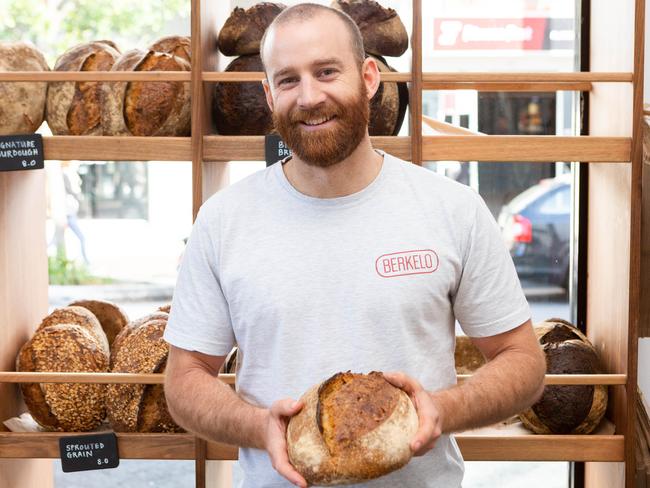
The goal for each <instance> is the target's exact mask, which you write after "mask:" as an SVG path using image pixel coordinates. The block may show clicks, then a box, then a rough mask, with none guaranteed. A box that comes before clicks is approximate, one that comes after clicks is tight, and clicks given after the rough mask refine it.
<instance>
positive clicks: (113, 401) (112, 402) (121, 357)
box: [106, 319, 182, 432]
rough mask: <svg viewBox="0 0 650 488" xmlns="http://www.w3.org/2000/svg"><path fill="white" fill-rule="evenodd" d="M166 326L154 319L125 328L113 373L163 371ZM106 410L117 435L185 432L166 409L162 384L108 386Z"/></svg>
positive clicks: (165, 350) (163, 322)
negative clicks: (120, 433) (126, 433)
mask: <svg viewBox="0 0 650 488" xmlns="http://www.w3.org/2000/svg"><path fill="white" fill-rule="evenodd" d="M166 324H167V320H165V319H152V320H149V321H148V322H145V323H144V324H142V325H140V326H139V327H135V328H132V329H131V328H128V327H127V328H126V329H124V331H123V334H124V336H125V337H124V340H123V341H121V342H120V345H119V347H118V348H117V349H116V350H115V356H114V358H113V366H112V368H111V372H113V373H142V374H146V373H158V372H163V371H164V370H165V366H166V364H167V356H168V354H169V345H168V344H167V342H165V340H164V339H163V333H164V331H165V326H166ZM125 331H126V332H125ZM106 407H107V413H108V420H109V422H110V424H111V426H112V427H113V429H115V430H116V431H117V432H180V431H182V429H181V428H180V427H178V426H177V425H176V424H175V423H174V422H173V420H172V419H171V416H170V414H169V412H168V410H167V404H166V402H165V397H164V392H163V385H143V384H114V385H109V386H108V388H107V401H106Z"/></svg>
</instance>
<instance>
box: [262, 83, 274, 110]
mask: <svg viewBox="0 0 650 488" xmlns="http://www.w3.org/2000/svg"><path fill="white" fill-rule="evenodd" d="M262 87H263V88H264V96H265V97H266V103H267V105H268V106H269V109H271V112H273V95H272V94H271V86H270V85H269V80H267V79H266V78H264V79H263V80H262Z"/></svg>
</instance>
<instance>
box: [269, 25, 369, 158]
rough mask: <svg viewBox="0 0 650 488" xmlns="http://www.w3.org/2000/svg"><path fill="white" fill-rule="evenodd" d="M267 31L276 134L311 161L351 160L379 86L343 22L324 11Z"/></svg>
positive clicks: (270, 89)
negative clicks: (357, 53)
mask: <svg viewBox="0 0 650 488" xmlns="http://www.w3.org/2000/svg"><path fill="white" fill-rule="evenodd" d="M269 34H270V35H268V36H267V40H266V43H265V46H264V55H265V56H264V61H265V66H266V74H267V76H268V84H265V86H264V88H265V92H266V95H267V101H268V103H269V106H270V107H271V110H272V111H273V120H274V123H275V127H276V129H277V131H278V133H279V134H280V136H281V137H282V139H283V140H284V141H285V142H286V143H287V145H288V146H289V147H290V148H291V150H292V151H293V152H294V154H295V155H296V156H297V157H299V158H300V159H301V160H302V161H304V162H305V163H307V164H310V165H314V166H321V167H327V166H331V165H333V164H336V163H338V162H340V161H342V160H343V159H345V158H347V157H348V156H349V155H350V154H351V153H352V152H353V151H354V150H355V149H356V148H357V146H358V145H359V143H360V142H361V140H362V139H363V138H364V136H365V135H366V133H367V128H368V112H369V108H368V100H369V98H370V97H369V91H370V90H372V93H373V94H374V92H375V91H376V86H374V82H370V83H369V82H368V80H367V79H365V77H364V76H362V73H361V72H360V71H359V66H358V65H357V63H356V62H355V59H354V56H353V54H352V50H351V47H350V38H349V33H348V31H347V30H346V27H345V25H344V24H343V23H342V22H341V21H340V20H339V19H338V18H337V17H336V16H334V15H332V14H329V13H323V14H318V15H317V16H315V17H313V18H310V19H307V20H302V21H290V22H288V23H287V24H284V25H281V26H279V27H276V28H275V29H274V30H273V31H272V32H271V33H269ZM364 66H365V63H364ZM375 69H376V66H375Z"/></svg>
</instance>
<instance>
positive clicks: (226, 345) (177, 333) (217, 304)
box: [164, 208, 235, 356]
mask: <svg viewBox="0 0 650 488" xmlns="http://www.w3.org/2000/svg"><path fill="white" fill-rule="evenodd" d="M210 210H212V212H210V213H207V212H205V211H204V210H203V209H201V211H200V212H199V215H198V217H197V219H196V221H195V223H194V227H193V228H192V233H191V235H190V238H189V240H188V241H187V246H186V247H185V252H184V254H183V258H182V262H181V266H180V270H179V274H178V279H177V281H176V287H175V289H174V297H173V300H172V307H171V313H170V316H169V321H168V323H167V327H166V328H165V334H164V339H165V340H166V341H167V342H169V343H170V344H172V345H174V346H176V347H180V348H182V349H186V350H188V351H198V352H202V353H204V354H210V355H214V356H224V355H226V354H228V353H229V352H230V350H231V349H232V347H233V346H234V343H235V338H234V333H233V330H232V323H231V320H230V311H229V308H228V303H227V301H226V298H225V297H224V294H223V291H222V288H221V284H220V282H219V265H218V264H219V263H218V256H219V248H218V245H215V242H217V241H218V236H217V235H215V230H216V229H218V227H219V223H218V216H217V214H216V212H214V210H215V209H214V208H212V209H210Z"/></svg>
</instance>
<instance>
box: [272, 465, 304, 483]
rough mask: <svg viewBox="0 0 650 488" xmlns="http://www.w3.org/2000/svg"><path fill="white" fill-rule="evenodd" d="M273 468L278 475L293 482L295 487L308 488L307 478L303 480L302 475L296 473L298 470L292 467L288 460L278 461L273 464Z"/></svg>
mask: <svg viewBox="0 0 650 488" xmlns="http://www.w3.org/2000/svg"><path fill="white" fill-rule="evenodd" d="M273 467H274V468H275V470H276V471H277V472H278V473H280V474H281V475H282V476H284V477H285V478H286V479H288V480H289V481H291V482H292V483H293V484H294V485H296V486H300V487H302V488H307V482H306V481H305V478H303V477H302V475H301V474H300V473H299V472H298V471H296V468H294V467H293V466H292V465H291V463H290V462H289V460H288V459H286V460H283V461H276V462H275V463H273Z"/></svg>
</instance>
